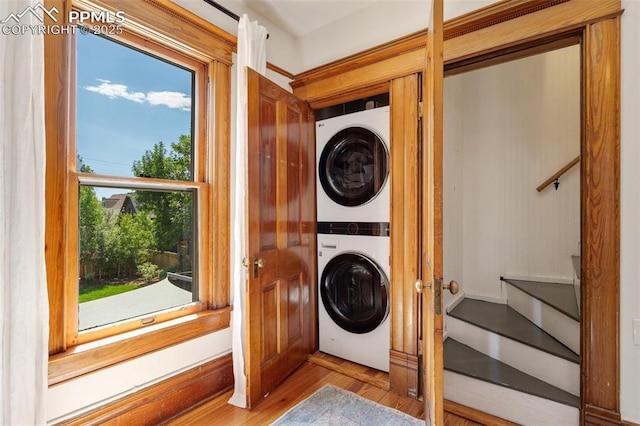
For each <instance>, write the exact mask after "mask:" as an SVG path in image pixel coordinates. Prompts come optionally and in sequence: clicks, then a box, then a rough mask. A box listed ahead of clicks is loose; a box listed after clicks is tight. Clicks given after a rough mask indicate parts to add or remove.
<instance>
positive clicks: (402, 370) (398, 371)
mask: <svg viewBox="0 0 640 426" xmlns="http://www.w3.org/2000/svg"><path fill="white" fill-rule="evenodd" d="M419 367H420V363H419V358H418V357H417V356H416V355H413V354H408V353H405V352H399V351H394V350H390V351H389V387H390V390H391V391H392V392H393V393H395V394H398V395H402V396H406V397H409V398H413V399H418V398H419V397H420V394H419V390H418V388H419V385H418V377H419V376H418V371H419Z"/></svg>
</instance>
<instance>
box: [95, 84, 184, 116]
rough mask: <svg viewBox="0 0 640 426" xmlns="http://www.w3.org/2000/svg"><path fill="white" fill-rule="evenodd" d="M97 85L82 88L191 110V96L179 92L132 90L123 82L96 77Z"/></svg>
mask: <svg viewBox="0 0 640 426" xmlns="http://www.w3.org/2000/svg"><path fill="white" fill-rule="evenodd" d="M98 81H99V82H100V84H99V85H97V86H85V87H84V89H85V90H88V91H90V92H94V93H98V94H100V95H103V96H106V97H108V98H109V99H117V98H122V99H127V100H130V101H133V102H137V103H140V104H141V103H145V102H147V103H148V104H149V105H164V106H166V107H169V108H174V109H181V110H183V111H191V98H190V97H189V96H187V95H186V94H185V93H181V92H169V91H164V92H149V93H147V94H144V93H142V92H132V91H129V88H128V87H127V86H125V85H124V84H118V83H112V82H111V81H109V80H103V79H98Z"/></svg>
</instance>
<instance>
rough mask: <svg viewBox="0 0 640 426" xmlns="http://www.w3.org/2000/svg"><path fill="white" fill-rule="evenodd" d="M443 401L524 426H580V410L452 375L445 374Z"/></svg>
mask: <svg viewBox="0 0 640 426" xmlns="http://www.w3.org/2000/svg"><path fill="white" fill-rule="evenodd" d="M444 397H445V399H447V400H450V401H453V402H457V403H459V404H462V405H466V406H468V407H471V408H474V409H476V410H479V411H483V412H485V413H488V414H493V415H494V416H497V417H501V418H503V419H506V420H510V421H512V422H515V423H519V424H522V425H536V426H543V425H552V426H575V425H578V424H579V416H580V413H579V411H578V409H577V408H574V407H570V406H568V405H564V404H559V403H557V402H554V401H549V400H546V399H544V398H539V397H536V396H533V395H529V394H526V393H522V392H518V391H515V390H513V389H509V388H505V387H502V386H498V385H494V384H491V383H487V382H484V381H482V380H477V379H474V378H471V377H467V376H464V375H461V374H457V373H453V372H451V371H445V372H444Z"/></svg>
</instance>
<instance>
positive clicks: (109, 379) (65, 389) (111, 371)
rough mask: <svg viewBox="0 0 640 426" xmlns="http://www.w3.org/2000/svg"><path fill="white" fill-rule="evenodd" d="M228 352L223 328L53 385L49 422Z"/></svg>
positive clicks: (228, 333)
mask: <svg viewBox="0 0 640 426" xmlns="http://www.w3.org/2000/svg"><path fill="white" fill-rule="evenodd" d="M230 351H231V331H230V329H225V330H222V331H219V332H216V333H211V334H208V335H206V336H203V337H200V338H198V339H193V340H189V341H187V342H185V343H182V344H180V345H176V346H172V347H170V348H169V349H165V350H163V351H158V352H154V353H151V354H148V355H144V356H141V357H138V358H135V359H133V360H131V361H128V362H123V363H120V364H117V365H115V366H113V367H109V368H104V369H101V370H98V371H96V372H93V373H90V374H86V375H84V376H82V377H80V378H77V379H73V380H68V381H66V382H63V383H61V384H59V385H55V386H52V387H50V388H49V392H48V395H47V403H48V407H49V408H48V410H47V419H48V423H49V424H56V423H58V422H61V421H64V420H65V419H68V418H72V417H74V416H77V415H80V414H82V413H83V412H87V411H90V410H92V409H95V408H97V407H100V406H102V405H104V404H107V403H109V402H112V401H115V400H117V399H118V398H122V397H124V396H127V395H129V394H132V393H134V392H137V391H140V390H141V389H144V388H145V387H147V386H150V385H153V384H155V383H158V382H161V381H162V380H165V379H167V378H169V377H171V376H174V375H176V374H178V373H181V372H183V371H187V370H189V369H191V368H194V367H197V366H198V365H201V364H204V363H205V362H208V361H211V360H214V359H216V358H218V357H220V356H223V355H225V354H227V353H229V352H230Z"/></svg>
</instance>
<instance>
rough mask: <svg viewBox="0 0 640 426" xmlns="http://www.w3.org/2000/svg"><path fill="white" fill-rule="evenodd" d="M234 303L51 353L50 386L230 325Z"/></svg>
mask: <svg viewBox="0 0 640 426" xmlns="http://www.w3.org/2000/svg"><path fill="white" fill-rule="evenodd" d="M230 319H231V307H225V308H221V309H216V310H213V311H205V312H200V313H197V314H193V315H188V316H186V317H182V318H177V319H175V320H172V321H167V322H165V323H161V324H154V325H150V326H148V327H145V328H143V329H139V330H135V331H131V332H128V333H123V334H120V335H118V336H113V337H109V338H105V339H101V340H98V341H95V342H91V343H85V344H82V345H78V346H75V347H73V348H71V349H69V350H67V351H66V352H63V353H60V354H55V355H51V356H50V357H49V386H51V385H55V384H58V383H61V382H64V381H66V380H69V379H73V378H76V377H79V376H82V375H84V374H87V373H91V372H93V371H96V370H99V369H101V368H105V367H109V366H111V365H114V364H117V363H119V362H123V361H127V360H129V359H132V358H135V357H138V356H141V355H144V354H147V353H150V352H155V351H158V350H161V349H164V348H167V347H169V346H173V345H176V344H179V343H182V342H185V341H187V340H190V339H194V338H196V337H200V336H203V335H205V334H209V333H213V332H215V331H218V330H222V329H225V328H227V327H229V323H230Z"/></svg>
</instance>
